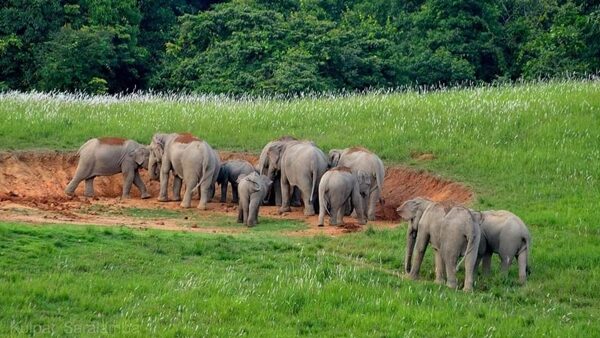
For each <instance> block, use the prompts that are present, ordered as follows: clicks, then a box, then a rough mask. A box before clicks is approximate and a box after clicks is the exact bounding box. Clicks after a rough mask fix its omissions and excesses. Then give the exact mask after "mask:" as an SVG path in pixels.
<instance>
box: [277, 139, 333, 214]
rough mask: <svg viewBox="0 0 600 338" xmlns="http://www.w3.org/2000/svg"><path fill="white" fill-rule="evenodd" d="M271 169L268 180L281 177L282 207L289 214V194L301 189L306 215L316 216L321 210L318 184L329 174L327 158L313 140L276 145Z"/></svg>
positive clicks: (282, 210) (281, 209)
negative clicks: (296, 188) (325, 174)
mask: <svg viewBox="0 0 600 338" xmlns="http://www.w3.org/2000/svg"><path fill="white" fill-rule="evenodd" d="M267 155H268V158H269V167H268V171H267V177H269V178H270V179H273V177H275V174H276V173H277V172H279V173H280V175H281V182H280V183H281V208H279V212H280V213H283V212H288V211H290V210H291V208H290V192H291V189H292V188H293V187H298V189H299V190H300V193H301V194H302V200H303V202H304V215H306V216H312V215H315V209H316V210H318V206H319V204H318V196H317V195H318V187H319V181H320V180H321V177H322V176H323V174H324V173H325V172H326V171H327V158H326V157H325V154H324V153H323V151H322V150H321V149H319V148H317V146H316V145H315V144H314V143H313V142H310V141H287V142H273V143H272V145H271V147H270V148H269V149H268V153H267Z"/></svg>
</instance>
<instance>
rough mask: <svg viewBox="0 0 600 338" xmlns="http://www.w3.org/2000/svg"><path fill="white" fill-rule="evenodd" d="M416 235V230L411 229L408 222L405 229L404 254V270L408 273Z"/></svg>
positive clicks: (410, 267)
mask: <svg viewBox="0 0 600 338" xmlns="http://www.w3.org/2000/svg"><path fill="white" fill-rule="evenodd" d="M416 235H417V234H416V232H415V231H413V230H412V227H411V226H410V224H409V226H408V229H406V255H405V256H404V272H406V273H410V270H411V269H412V256H413V251H414V250H415V243H416V238H417V236H416Z"/></svg>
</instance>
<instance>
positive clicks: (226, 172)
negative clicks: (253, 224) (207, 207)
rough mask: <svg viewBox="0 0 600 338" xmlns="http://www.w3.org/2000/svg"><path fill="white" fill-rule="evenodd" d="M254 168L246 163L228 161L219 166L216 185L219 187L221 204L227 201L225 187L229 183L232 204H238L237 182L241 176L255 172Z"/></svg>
mask: <svg viewBox="0 0 600 338" xmlns="http://www.w3.org/2000/svg"><path fill="white" fill-rule="evenodd" d="M255 171H256V169H254V166H252V164H250V162H248V161H242V160H230V161H227V162H224V163H222V164H221V169H220V170H219V175H218V176H217V183H219V184H220V185H221V203H225V202H226V200H227V186H228V185H229V183H231V193H232V195H233V200H232V202H233V203H237V202H238V183H237V180H238V178H239V177H240V176H241V175H248V174H251V173H253V172H255Z"/></svg>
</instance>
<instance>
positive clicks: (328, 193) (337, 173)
mask: <svg viewBox="0 0 600 338" xmlns="http://www.w3.org/2000/svg"><path fill="white" fill-rule="evenodd" d="M370 188H371V177H370V175H369V174H367V173H366V172H362V171H359V172H357V173H352V171H351V170H350V168H348V167H335V168H333V169H331V170H329V171H327V172H326V173H325V174H324V175H323V177H322V178H321V183H320V184H319V201H320V204H321V207H320V209H319V224H318V225H319V226H320V227H322V226H323V224H324V222H325V212H326V211H327V212H328V213H329V216H330V223H331V225H340V224H343V223H344V221H343V216H344V215H345V213H346V212H345V211H346V209H349V210H352V209H353V208H354V209H356V216H357V218H358V223H359V224H361V225H363V224H366V223H367V214H366V208H367V198H368V194H369V190H370Z"/></svg>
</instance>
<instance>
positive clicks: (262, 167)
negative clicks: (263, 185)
mask: <svg viewBox="0 0 600 338" xmlns="http://www.w3.org/2000/svg"><path fill="white" fill-rule="evenodd" d="M291 141H297V139H296V138H295V137H293V136H281V137H280V138H279V139H277V140H274V141H271V142H269V143H267V144H266V145H265V146H264V147H263V149H262V151H261V152H260V157H259V158H258V164H257V166H256V170H257V171H258V173H259V174H261V175H268V171H269V156H268V153H269V149H271V146H273V145H274V144H275V143H286V142H291ZM272 180H273V184H272V185H271V188H270V189H269V192H268V194H267V196H266V197H265V201H264V204H267V205H277V206H281V179H280V173H279V172H278V171H277V172H275V176H273V177H272ZM300 201H301V198H300V191H299V190H298V188H294V191H293V193H292V202H291V204H292V206H301V202H300Z"/></svg>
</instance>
